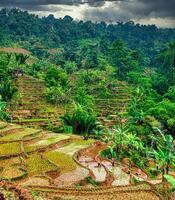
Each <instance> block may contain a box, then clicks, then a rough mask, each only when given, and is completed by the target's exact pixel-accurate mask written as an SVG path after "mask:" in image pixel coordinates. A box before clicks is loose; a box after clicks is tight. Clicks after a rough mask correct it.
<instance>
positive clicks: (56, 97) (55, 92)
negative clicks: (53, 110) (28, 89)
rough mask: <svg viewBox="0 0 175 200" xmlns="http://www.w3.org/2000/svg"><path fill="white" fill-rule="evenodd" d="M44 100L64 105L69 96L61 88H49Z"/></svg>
mask: <svg viewBox="0 0 175 200" xmlns="http://www.w3.org/2000/svg"><path fill="white" fill-rule="evenodd" d="M45 95H46V99H47V101H48V102H50V103H53V104H65V103H68V101H69V95H68V94H67V93H66V92H65V91H64V90H63V89H62V88H61V87H51V88H48V89H47V91H46V94H45Z"/></svg>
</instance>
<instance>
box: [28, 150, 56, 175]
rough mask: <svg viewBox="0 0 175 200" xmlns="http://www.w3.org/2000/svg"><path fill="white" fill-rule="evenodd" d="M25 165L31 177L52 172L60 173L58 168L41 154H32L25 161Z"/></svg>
mask: <svg viewBox="0 0 175 200" xmlns="http://www.w3.org/2000/svg"><path fill="white" fill-rule="evenodd" d="M25 165H26V168H27V171H28V172H29V174H30V175H42V174H44V173H46V172H50V171H58V170H59V168H58V166H56V165H54V164H53V163H51V162H49V161H48V160H46V159H44V158H43V157H42V156H41V155H39V154H32V155H30V156H29V158H27V159H25Z"/></svg>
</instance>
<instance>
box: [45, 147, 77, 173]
mask: <svg viewBox="0 0 175 200" xmlns="http://www.w3.org/2000/svg"><path fill="white" fill-rule="evenodd" d="M44 156H45V157H46V158H47V159H48V160H50V161H51V162H53V163H54V164H55V165H57V166H59V167H60V170H61V173H66V172H69V171H72V170H75V169H76V167H77V165H76V163H75V162H74V161H73V159H72V157H71V156H69V155H67V154H65V153H62V152H58V151H49V152H46V153H45V154H44Z"/></svg>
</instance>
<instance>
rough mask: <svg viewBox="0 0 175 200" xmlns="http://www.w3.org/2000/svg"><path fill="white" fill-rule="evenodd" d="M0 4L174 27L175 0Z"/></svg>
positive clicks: (15, 0) (8, 0) (7, 0)
mask: <svg viewBox="0 0 175 200" xmlns="http://www.w3.org/2000/svg"><path fill="white" fill-rule="evenodd" d="M0 7H7V8H12V7H18V8H21V9H23V10H28V11H29V12H32V13H36V14H39V15H40V16H44V15H48V14H54V15H55V16H56V17H63V16H64V15H71V16H72V17H74V18H76V19H83V20H92V21H106V22H117V21H129V20H133V21H135V22H140V23H144V24H149V23H150V24H152V23H155V24H157V25H158V26H162V27H175V12H174V8H175V0H0ZM161 21H162V22H161Z"/></svg>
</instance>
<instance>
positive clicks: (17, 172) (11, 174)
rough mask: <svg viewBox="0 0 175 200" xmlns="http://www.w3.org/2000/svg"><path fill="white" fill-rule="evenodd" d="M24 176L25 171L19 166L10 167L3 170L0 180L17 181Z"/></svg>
mask: <svg viewBox="0 0 175 200" xmlns="http://www.w3.org/2000/svg"><path fill="white" fill-rule="evenodd" d="M26 175H27V171H26V170H24V169H22V168H20V166H19V165H11V166H8V167H4V168H3V170H2V172H1V173H0V178H1V179H7V180H17V179H20V178H23V177H24V176H26Z"/></svg>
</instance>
